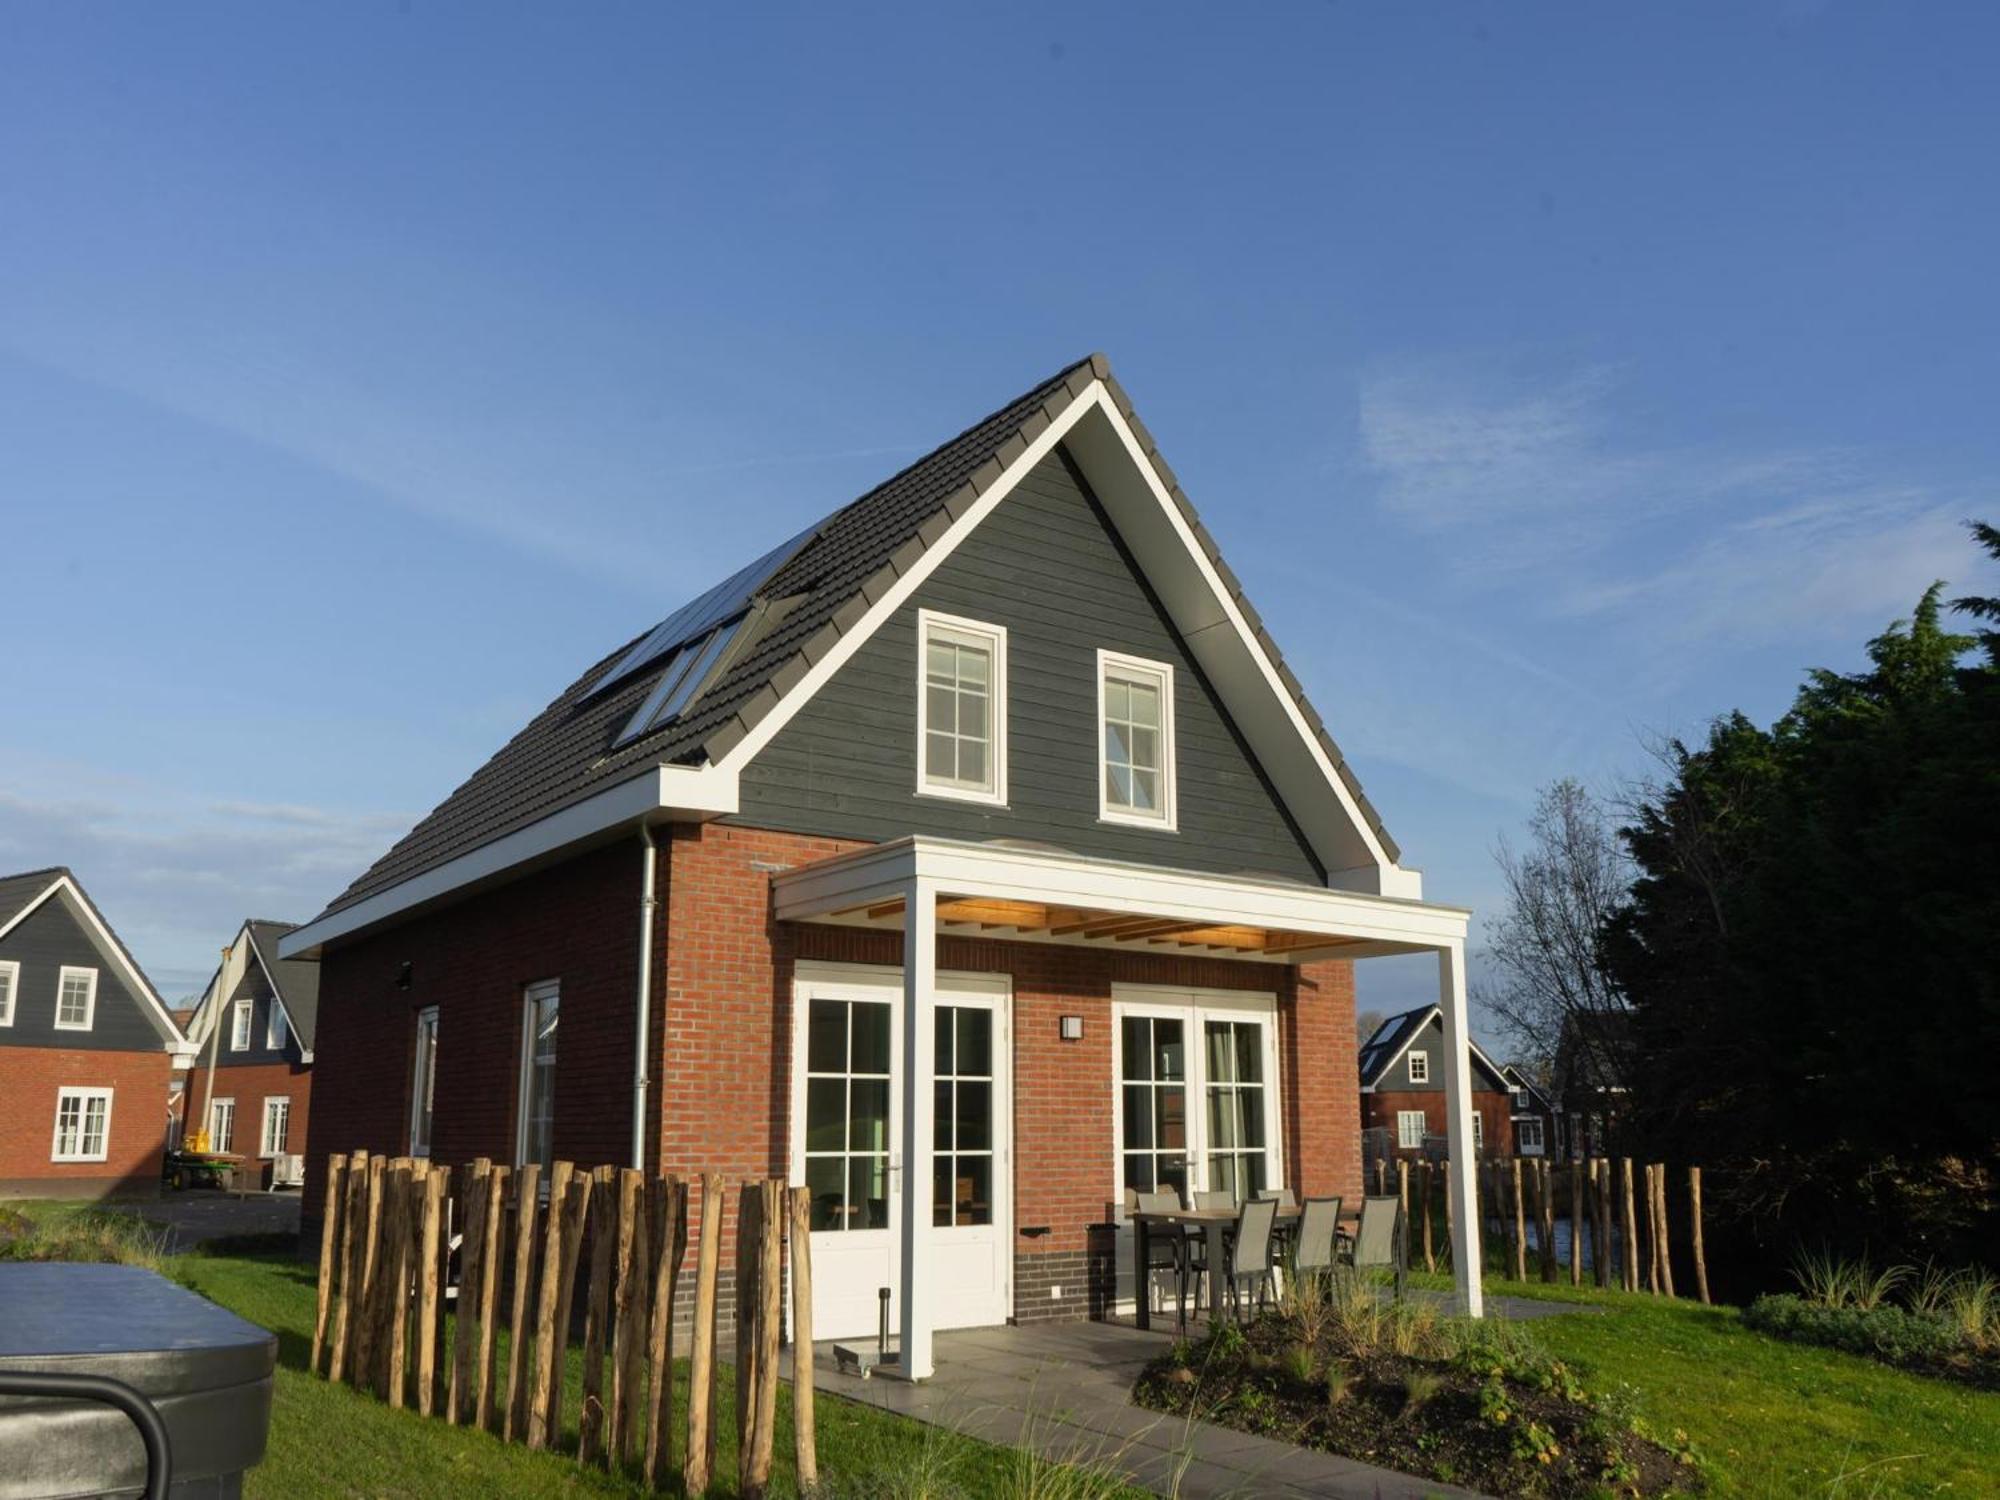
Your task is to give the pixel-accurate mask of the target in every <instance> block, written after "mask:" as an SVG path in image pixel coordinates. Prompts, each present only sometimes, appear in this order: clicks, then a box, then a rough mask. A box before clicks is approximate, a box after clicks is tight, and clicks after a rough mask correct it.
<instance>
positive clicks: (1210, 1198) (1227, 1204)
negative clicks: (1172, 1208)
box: [1194, 1189, 1236, 1210]
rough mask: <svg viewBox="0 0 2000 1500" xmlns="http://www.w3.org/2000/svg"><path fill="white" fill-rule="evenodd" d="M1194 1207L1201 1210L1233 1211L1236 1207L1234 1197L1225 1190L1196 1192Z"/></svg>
mask: <svg viewBox="0 0 2000 1500" xmlns="http://www.w3.org/2000/svg"><path fill="white" fill-rule="evenodd" d="M1194 1206H1195V1207H1196V1208H1199V1209H1202V1210H1209V1209H1217V1208H1224V1209H1233V1208H1235V1207H1236V1195H1235V1194H1234V1193H1232V1192H1230V1191H1228V1190H1227V1189H1216V1190H1212V1191H1202V1192H1197V1193H1196V1194H1195V1195H1194Z"/></svg>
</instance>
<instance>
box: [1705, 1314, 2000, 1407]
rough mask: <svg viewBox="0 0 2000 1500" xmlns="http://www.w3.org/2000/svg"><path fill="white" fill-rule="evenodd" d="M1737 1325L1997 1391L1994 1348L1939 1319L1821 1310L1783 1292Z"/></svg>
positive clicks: (1999, 1375)
mask: <svg viewBox="0 0 2000 1500" xmlns="http://www.w3.org/2000/svg"><path fill="white" fill-rule="evenodd" d="M1743 1322H1744V1324H1745V1325H1746V1326H1748V1327H1750V1328H1754V1329H1756V1330H1757V1332H1759V1333H1764V1334H1769V1335H1770V1336H1771V1337H1773V1338H1780V1339H1789V1340H1791V1341H1792V1342H1793V1343H1799V1344H1819V1345H1822V1346H1824V1347H1825V1348H1828V1349H1840V1350H1844V1351H1845V1352H1847V1353H1849V1354H1859V1355H1863V1356H1865V1357H1866V1358H1869V1359H1875V1360H1880V1361H1881V1362H1882V1363H1883V1364H1885V1365H1894V1366H1896V1367H1897V1368H1898V1369H1902V1370H1909V1371H1912V1372H1914V1373H1916V1374H1918V1375H1929V1376H1932V1377H1934V1378H1936V1379H1940V1380H1956V1381H1959V1382H1961V1383H1963V1384H1965V1385H1971V1386H1977V1387H1979V1388H1980V1389H1982V1390H1989V1391H1991V1390H2000V1347H1996V1346H1993V1345H1990V1344H1987V1343H1984V1342H1983V1341H1975V1340H1974V1339H1972V1338H1970V1337H1968V1336H1967V1334H1966V1333H1965V1331H1964V1330H1963V1328H1962V1327H1961V1326H1960V1325H1959V1324H1957V1323H1955V1322H1954V1321H1952V1320H1951V1319H1950V1318H1948V1317H1946V1316H1944V1315H1942V1314H1939V1313H1931V1312H1924V1311H1920V1310H1913V1309H1905V1308H1901V1307H1897V1306H1894V1305H1892V1304H1889V1303H1883V1304H1881V1305H1879V1306H1875V1307H1827V1306H1824V1305H1822V1304H1820V1303H1816V1302H1812V1301H1808V1300H1807V1299H1806V1298H1804V1297H1799V1296H1795V1295H1793V1294H1792V1293H1789V1292H1785V1293H1780V1294H1778V1295H1775V1296H1768V1297H1759V1298H1758V1299H1757V1300H1756V1301H1755V1302H1753V1303H1751V1304H1750V1305H1749V1306H1748V1307H1746V1308H1745V1309H1743Z"/></svg>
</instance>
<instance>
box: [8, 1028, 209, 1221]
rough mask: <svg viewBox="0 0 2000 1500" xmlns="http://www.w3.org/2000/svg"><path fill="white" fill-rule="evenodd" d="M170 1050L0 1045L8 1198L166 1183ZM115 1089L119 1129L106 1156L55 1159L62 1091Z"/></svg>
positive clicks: (98, 1193)
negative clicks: (89, 1159) (58, 1100)
mask: <svg viewBox="0 0 2000 1500" xmlns="http://www.w3.org/2000/svg"><path fill="white" fill-rule="evenodd" d="M172 1072H173V1060H172V1059H171V1058H170V1057H169V1056H168V1055H167V1054H166V1053H165V1052H164V1051H151V1052H112V1051H102V1050H93V1051H81V1050H77V1051H72V1050H68V1049H65V1048H60V1047H6V1048H0V1096H4V1097H5V1098H6V1101H7V1107H6V1108H5V1109H4V1110H0V1198H9V1197H21V1198H51V1197H54V1198H102V1197H108V1196H112V1195H114V1194H115V1195H121V1196H122V1195H136V1194H153V1193H157V1192H158V1191H159V1189H160V1167H161V1157H162V1156H163V1154H164V1153H165V1151H166V1141H167V1081H168V1078H169V1077H170V1075H171V1074H172ZM66 1087H67V1088H96V1089H110V1090H111V1091H112V1097H111V1128H110V1132H109V1135H108V1138H107V1140H106V1142H105V1160H103V1161H101V1162H55V1161H50V1160H49V1156H50V1153H51V1148H52V1147H53V1145H54V1142H55V1129H56V1096H57V1092H58V1091H59V1090H60V1089H63V1088H66Z"/></svg>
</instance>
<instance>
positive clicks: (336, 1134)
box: [306, 824, 1361, 1319]
mask: <svg viewBox="0 0 2000 1500" xmlns="http://www.w3.org/2000/svg"><path fill="white" fill-rule="evenodd" d="M852 847H855V846H854V845H853V844H851V843H846V842H843V841H839V840H834V839H827V838H817V837H809V836H803V835H798V834H788V833H776V832H771V831H767V830H759V829H749V828H740V827H734V826H726V825H721V824H708V825H699V826H695V825H688V826H677V827H676V828H674V829H673V830H672V833H671V836H667V837H663V838H662V840H661V846H660V851H659V859H660V867H659V871H658V881H659V890H658V895H659V898H660V906H659V910H658V919H659V920H658V925H657V927H656V930H655V969H654V987H653V988H654V1000H653V1037H654V1041H653V1047H654V1049H655V1050H654V1053H653V1055H654V1056H655V1057H656V1058H659V1059H660V1061H659V1063H658V1064H657V1065H656V1066H655V1067H654V1069H653V1090H652V1095H651V1111H652V1119H651V1121H650V1122H649V1124H650V1129H649V1135H650V1137H651V1138H652V1139H653V1140H655V1141H656V1142H657V1158H656V1160H655V1162H653V1163H651V1165H654V1166H656V1167H658V1168H659V1169H662V1170H665V1171H669V1172H678V1173H697V1172H702V1171H712V1172H721V1173H723V1174H724V1175H726V1176H730V1177H737V1178H740V1177H747V1176H760V1175H785V1174H787V1173H788V1169H789V1157H788V1144H787V1134H786V1132H787V1129H788V1116H789V1112H790V1100H791V1080H790V1067H791V1049H792V995H791V991H792V976H793V971H794V966H795V965H796V964H797V963H798V962H799V961H801V960H823V961H837V962H846V963H863V964H875V965H883V966H896V965H899V964H900V962H901V956H902V952H901V950H902V941H901V936H900V934H898V933H894V932H883V931H864V930H859V929H852V928H833V927H812V926H793V925H791V924H781V923H778V922H776V921H774V920H773V918H772V916H771V888H770V877H771V876H772V875H773V874H774V873H776V872H778V871H780V870H784V869H790V868H796V867H798V866H801V865H805V864H809V863H812V862H814V861H817V860H820V859H824V858H827V857H828V856H830V855H833V854H837V853H841V852H843V851H844V850H846V849H849V848H852ZM639 874H640V866H639V857H638V853H637V845H636V843H635V842H627V843H622V844H619V845H615V846H613V847H611V848H609V849H604V850H598V851H594V852H591V853H588V854H584V855H581V856H578V857H577V858H575V859H572V860H569V861H567V862H565V863H563V864H561V865H557V866H555V867H552V868H550V869H547V870H544V871H542V872H540V873H538V874H535V875H532V876H529V877H527V878H525V879H523V880H520V881H518V882H515V883H513V884H511V885H507V886H503V887H501V888H499V889H497V890H495V891H492V892H489V893H487V894H484V895H481V896H478V897H475V898H473V899H471V900H468V901H465V902H463V903H460V904H459V905H456V906H452V907H447V908H445V909H443V910H441V911H438V912H436V913H433V914H431V915H429V916H424V917H419V918H417V919H416V920H414V921H411V922H409V923H406V924H404V925H402V926H399V927H397V928H394V929H391V930H390V931H388V932H386V933H382V934H379V935H376V936H373V937H369V938H366V939H364V940H362V941H360V942H357V943H355V944H353V945H351V946H348V947H343V948H338V949H336V950H334V951H333V952H332V953H330V954H329V955H327V958H326V960H325V967H324V969H323V971H322V979H321V1006H320V1023H319V1024H320V1036H319V1039H318V1040H319V1059H320V1061H319V1072H320V1075H321V1076H320V1078H319V1081H318V1084H317V1089H318V1093H319V1099H318V1102H317V1106H316V1109H315V1113H314V1117H313V1128H312V1137H311V1142H312V1144H311V1148H310V1149H311V1162H310V1164H309V1168H308V1171H309V1181H308V1186H307V1200H306V1202H307V1212H308V1214H311V1213H312V1212H313V1210H314V1207H315V1205H316V1204H317V1203H318V1201H319V1196H318V1194H319V1191H320V1188H319V1187H317V1186H316V1185H315V1184H317V1183H319V1182H321V1181H322V1179H321V1178H320V1175H319V1173H320V1169H321V1163H322V1162H323V1161H324V1157H325V1154H326V1153H327V1152H329V1151H335V1150H341V1151H345V1150H352V1149H354V1148H355V1147H357V1146H360V1147H366V1148H367V1149H369V1150H371V1151H389V1152H392V1153H393V1152H400V1151H402V1150H403V1149H404V1148H405V1146H406V1143H407V1120H408V1113H409V1104H408V1090H409V1074H410V1062H411V1041H412V1038H413V1034H414V1028H413V1019H412V1018H413V1016H414V1013H415V1011H416V1010H417V1009H418V1008H419V1007H421V1006H425V1005H431V1004H435V1005H438V1006H439V1018H440V1024H439V1063H438V1075H437V1088H436V1095H435V1098H436V1109H435V1127H434V1152H435V1155H436V1157H437V1158H438V1159H439V1160H443V1161H451V1162H459V1161H464V1160H468V1159H470V1158H471V1157H473V1156H476V1155H488V1156H492V1157H494V1158H495V1159H499V1160H512V1158H513V1141H514V1137H513V1130H514V1114H515V1109H516V1099H517V1094H518V1089H517V1086H516V1079H517V1077H518V1068H519V1057H520V1046H521V1021H520V1004H521V990H522V987H523V986H525V985H526V984H528V983H529V982H531V981H533V980H536V979H542V978H549V977H557V976H559V977H560V978H561V980H562V1025H561V1031H560V1040H559V1044H558V1048H557V1065H556V1066H557V1074H556V1101H557V1103H556V1154H557V1155H558V1156H562V1157H568V1158H570V1159H573V1160H576V1161H578V1162H584V1163H596V1162H604V1161H617V1162H623V1161H625V1160H626V1159H627V1157H628V1155H629V1147H628V1141H627V1135H628V1131H629V1122H630V1113H629V1111H630V1085H631V1061H632V1024H633V1023H632V1017H633V1003H634V985H635V972H636V971H635V959H636V950H637V931H636V912H637V897H638V881H639ZM937 958H938V966H939V968H940V969H955V970H969V971H976V972H983V973H1003V974H1006V975H1008V976H1009V978H1010V981H1011V985H1012V993H1013V1036H1014V1056H1013V1079H1014V1095H1015V1097H1014V1119H1015V1126H1014V1132H1015V1133H1014V1220H1015V1226H1016V1231H1017V1241H1016V1255H1015V1277H1014V1280H1015V1300H1016V1312H1017V1315H1018V1316H1019V1317H1021V1318H1023V1319H1028V1318H1036V1319H1039V1318H1047V1317H1055V1316H1062V1317H1083V1316H1087V1315H1089V1314H1090V1313H1091V1312H1093V1311H1100V1310H1101V1307H1102V1303H1103V1300H1104V1298H1105V1297H1106V1296H1107V1295H1108V1290H1107V1288H1108V1284H1109V1283H1108V1276H1109V1261H1108V1256H1109V1249H1108V1238H1109V1237H1108V1233H1107V1232H1106V1231H1105V1229H1104V1226H1105V1225H1106V1224H1107V1223H1108V1222H1109V1220H1110V1218H1111V1215H1112V1212H1113V1209H1114V1204H1115V1200H1116V1198H1117V1196H1118V1194H1117V1172H1116V1164H1115V1162H1114V1161H1113V1158H1112V1110H1113V1107H1114V1103H1115V1099H1114V1088H1113V1068H1112V1046H1113V1040H1114V1037H1113V1031H1114V1028H1113V1026H1112V1023H1111V989H1112V985H1113V984H1114V983H1115V982H1126V983H1140V984H1154V985H1174V986H1185V987H1196V988H1210V989H1237V990H1254V991H1261V992H1267V993H1275V994H1276V995H1277V997H1278V1042H1279V1047H1280V1056H1281V1059H1282V1061H1281V1064H1280V1067H1281V1072H1282V1088H1281V1091H1280V1094H1279V1109H1280V1111H1281V1113H1282V1116H1283V1133H1284V1142H1285V1151H1286V1162H1285V1175H1286V1181H1287V1182H1288V1183H1289V1184H1290V1185H1292V1186H1293V1187H1294V1188H1295V1189H1297V1190H1299V1191H1300V1192H1301V1193H1305V1194H1319V1193H1342V1194H1345V1195H1348V1196H1349V1197H1350V1198H1351V1197H1353V1196H1354V1195H1356V1194H1358V1192H1359V1191H1360V1183H1361V1148H1360V1130H1359V1123H1360V1113H1359V1109H1358V1107H1357V1090H1358V1084H1357V1079H1356V1071H1355V1036H1354V989H1353V976H1352V969H1351V966H1350V965H1347V964H1341V963H1321V964H1314V965H1308V966H1302V967H1298V968H1287V967H1283V966H1279V965H1274V964H1257V963H1247V962H1242V961H1232V960H1225V959H1216V958H1206V957H1186V956H1177V955H1171V954H1164V953H1146V952H1126V951H1115V952H1114V951H1106V950H1102V949H1095V948H1082V947H1068V946H1065V947H1058V946H1051V945H1046V944H1035V943H1023V942H1006V941H998V940H990V939H973V938H965V937H957V936H949V935H946V936H941V937H940V938H939V940H938V955H937ZM404 963H408V964H409V965H410V973H409V976H408V983H407V987H399V985H398V982H397V976H398V973H399V970H400V968H401V965H403V964H404ZM1064 1015H1081V1016H1082V1017H1083V1018H1084V1035H1083V1038H1082V1040H1080V1041H1072V1042H1064V1041H1062V1040H1061V1039H1060V1035H1059V1019H1060V1017H1062V1016H1064ZM579 1099H581V1100H583V1101H585V1102H584V1103H583V1104H582V1105H581V1106H579V1105H577V1104H575V1103H573V1102H572V1101H576V1100H579ZM1029 1231H1035V1232H1034V1233H1032V1234H1031V1233H1030V1232H1029ZM732 1253H733V1252H732V1251H731V1249H730V1248H729V1247H728V1245H726V1244H725V1246H724V1250H723V1256H722V1262H723V1264H724V1265H725V1266H727V1265H729V1264H731V1258H732ZM1051 1288H1060V1289H1061V1292H1062V1295H1061V1296H1060V1297H1056V1296H1052V1295H1051Z"/></svg>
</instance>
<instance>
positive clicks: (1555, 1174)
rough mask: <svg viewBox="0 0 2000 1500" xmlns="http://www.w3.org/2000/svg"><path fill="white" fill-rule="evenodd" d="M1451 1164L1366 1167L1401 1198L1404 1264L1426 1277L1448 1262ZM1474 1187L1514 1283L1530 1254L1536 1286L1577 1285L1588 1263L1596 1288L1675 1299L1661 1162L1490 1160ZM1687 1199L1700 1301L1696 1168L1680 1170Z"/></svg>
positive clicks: (1480, 1167)
mask: <svg viewBox="0 0 2000 1500" xmlns="http://www.w3.org/2000/svg"><path fill="white" fill-rule="evenodd" d="M1449 1166H1450V1163H1449V1162H1448V1161H1430V1160H1419V1161H1411V1160H1409V1159H1407V1158H1399V1159H1397V1161H1396V1162H1395V1163H1394V1164H1393V1168H1392V1165H1391V1163H1389V1162H1387V1161H1385V1160H1383V1159H1382V1158H1380V1157H1377V1158H1376V1159H1375V1160H1374V1161H1373V1162H1371V1163H1370V1164H1369V1173H1370V1175H1371V1177H1372V1178H1373V1182H1372V1184H1371V1185H1372V1187H1373V1189H1374V1191H1375V1192H1376V1193H1378V1194H1388V1193H1391V1192H1393V1193H1395V1194H1396V1195H1397V1196H1398V1197H1400V1198H1401V1199H1402V1201H1403V1222H1404V1224H1405V1226H1406V1230H1405V1232H1406V1233H1407V1234H1408V1235H1409V1245H1408V1253H1409V1261H1410V1263H1411V1264H1416V1263H1419V1262H1421V1264H1422V1265H1423V1267H1424V1269H1425V1270H1427V1271H1431V1270H1436V1269H1437V1268H1438V1266H1439V1265H1440V1264H1441V1263H1442V1262H1444V1261H1447V1260H1448V1259H1449V1252H1450V1245H1451V1195H1450V1194H1449V1193H1448V1192H1446V1191H1445V1190H1444V1185H1445V1181H1446V1177H1445V1174H1446V1172H1447V1170H1448V1169H1449ZM1473 1186H1474V1190H1475V1196H1476V1198H1477V1199H1478V1214H1479V1222H1480V1223H1481V1224H1483V1225H1485V1226H1486V1227H1487V1228H1488V1229H1490V1230H1493V1231H1496V1233H1495V1236H1494V1239H1495V1244H1496V1246H1497V1248H1498V1250H1499V1252H1500V1258H1501V1262H1502V1264H1503V1266H1504V1267H1505V1269H1506V1272H1507V1274H1508V1275H1510V1276H1511V1277H1512V1278H1513V1279H1514V1280H1516V1281H1526V1280H1527V1279H1528V1266H1529V1261H1530V1259H1531V1258H1532V1259H1533V1261H1534V1262H1535V1263H1536V1267H1537V1272H1538V1274H1539V1275H1540V1277H1541V1279H1542V1280H1543V1281H1545V1282H1555V1281H1559V1280H1561V1279H1562V1278H1563V1275H1564V1272H1565V1267H1566V1268H1567V1275H1568V1279H1569V1282H1570V1285H1572V1286H1581V1285H1582V1284H1583V1281H1584V1275H1585V1269H1586V1267H1585V1262H1586V1261H1588V1263H1589V1267H1588V1268H1589V1273H1590V1276H1591V1278H1592V1279H1593V1280H1594V1281H1595V1282H1596V1284H1597V1285H1598V1286H1601V1287H1613V1286H1615V1287H1618V1288H1620V1289H1621V1290H1624V1291H1628V1292H1636V1291H1639V1290H1641V1289H1642V1288H1643V1289H1644V1290H1646V1291H1649V1292H1653V1293H1655V1294H1657V1295H1660V1296H1665V1297H1672V1296H1674V1295H1676V1293H1675V1290H1674V1263H1673V1255H1672V1246H1673V1243H1674V1241H1673V1236H1672V1234H1671V1233H1670V1230H1671V1222H1670V1217H1669V1208H1668V1204H1669V1201H1670V1194H1669V1191H1668V1172H1667V1167H1666V1164H1665V1163H1664V1162H1641V1163H1639V1164H1638V1166H1637V1168H1636V1169H1635V1167H1634V1164H1633V1161H1632V1158H1631V1157H1629V1156H1622V1157H1618V1158H1615V1159H1614V1158H1610V1157H1592V1158H1590V1159H1589V1160H1587V1161H1550V1160H1548V1159H1547V1158H1545V1157H1532V1156H1528V1157H1523V1156H1516V1157H1506V1158H1496V1159H1492V1160H1487V1161H1481V1162H1478V1163H1476V1164H1475V1168H1474V1172H1473ZM1684 1201H1685V1203H1686V1206H1687V1225H1688V1231H1689V1240H1688V1254H1689V1256H1690V1258H1691V1264H1692V1266H1693V1269H1694V1278H1695V1285H1694V1291H1695V1295H1696V1296H1697V1297H1699V1298H1700V1299H1701V1300H1702V1301H1703V1302H1707V1301H1708V1300H1709V1295H1708V1259H1707V1251H1706V1249H1705V1248H1704V1246H1703V1244H1702V1223H1701V1168H1700V1167H1689V1168H1688V1169H1687V1191H1686V1194H1685V1198H1684ZM1559 1221H1565V1222H1563V1223H1562V1227H1563V1228H1566V1229H1567V1231H1568V1233H1567V1235H1564V1234H1561V1233H1559V1232H1558V1224H1559ZM1565 1251H1567V1254H1565V1253H1564V1252H1565ZM1642 1256H1643V1258H1644V1271H1643V1275H1642V1272H1641V1264H1640V1262H1641V1257H1642Z"/></svg>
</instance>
